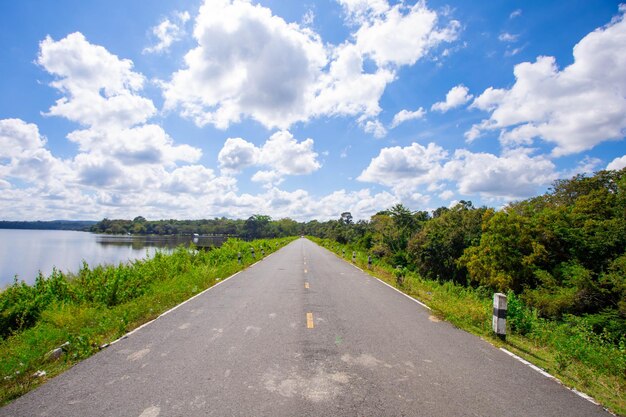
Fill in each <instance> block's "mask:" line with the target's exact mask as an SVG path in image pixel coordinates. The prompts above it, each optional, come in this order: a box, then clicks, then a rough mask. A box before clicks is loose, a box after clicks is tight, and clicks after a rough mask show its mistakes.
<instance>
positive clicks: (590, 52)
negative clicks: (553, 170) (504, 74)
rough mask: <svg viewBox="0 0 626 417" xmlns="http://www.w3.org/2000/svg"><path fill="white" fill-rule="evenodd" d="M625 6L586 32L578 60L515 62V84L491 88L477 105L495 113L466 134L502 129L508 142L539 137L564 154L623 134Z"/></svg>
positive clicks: (528, 141)
mask: <svg viewBox="0 0 626 417" xmlns="http://www.w3.org/2000/svg"><path fill="white" fill-rule="evenodd" d="M624 12H626V8H623V7H622V8H620V14H619V15H618V16H617V17H616V18H614V19H613V20H612V21H611V23H609V24H608V25H606V26H604V27H602V28H599V29H596V30H595V31H593V32H591V33H589V34H588V35H586V36H585V37H584V38H583V39H582V40H581V41H580V42H579V43H578V44H577V45H576V46H575V47H574V50H573V53H574V63H573V64H571V65H569V66H567V67H565V68H564V69H562V70H560V69H559V68H558V67H557V64H556V60H555V58H554V57H548V56H541V57H538V58H537V60H536V61H535V62H524V63H521V64H518V65H516V66H515V69H514V75H515V80H516V81H515V84H514V85H513V86H512V87H511V88H510V89H495V88H491V87H490V88H488V89H487V90H485V92H484V93H483V94H482V95H480V96H479V97H478V98H476V99H475V100H474V102H473V103H472V107H475V108H478V109H481V110H484V111H487V112H489V113H491V115H490V117H489V118H488V119H486V120H483V121H482V122H481V123H478V124H476V125H474V126H473V128H472V129H471V130H470V131H469V132H468V133H467V134H466V137H467V138H468V139H470V140H471V139H475V138H476V137H478V136H479V135H480V133H481V132H483V131H490V130H498V131H499V132H500V141H501V143H502V144H503V145H504V146H507V147H515V146H518V145H520V144H524V145H527V144H531V143H533V141H534V140H535V139H537V138H539V139H542V140H544V141H547V142H549V143H552V144H554V145H555V147H554V149H553V151H552V154H553V155H554V156H562V155H568V154H574V153H578V152H582V151H585V150H588V149H591V148H593V147H594V146H596V145H598V144H599V143H602V142H605V141H609V140H620V139H623V138H624V132H625V130H626V55H624V54H623V53H622V51H623V50H624V48H625V47H626V21H625V20H624Z"/></svg>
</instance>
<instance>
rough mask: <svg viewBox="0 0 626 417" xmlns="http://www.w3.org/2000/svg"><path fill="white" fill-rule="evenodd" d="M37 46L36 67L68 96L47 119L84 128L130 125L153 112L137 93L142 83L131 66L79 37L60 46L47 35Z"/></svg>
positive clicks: (77, 35)
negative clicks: (52, 118)
mask: <svg viewBox="0 0 626 417" xmlns="http://www.w3.org/2000/svg"><path fill="white" fill-rule="evenodd" d="M39 47H40V50H39V56H38V58H37V63H38V64H39V65H41V66H42V67H43V68H44V69H45V70H46V71H48V72H49V73H50V74H52V75H54V76H56V77H57V78H56V80H55V81H53V82H52V83H51V85H52V86H53V87H55V88H56V89H58V90H60V91H61V92H62V93H64V94H66V96H65V97H63V98H61V99H59V100H57V102H56V104H55V105H54V106H52V107H51V108H50V110H49V112H48V113H47V115H52V116H61V117H65V118H66V119H68V120H71V121H74V122H78V123H80V124H82V125H90V126H100V125H116V126H132V125H135V124H139V123H144V122H145V121H146V120H147V119H148V118H150V117H151V116H152V115H154V114H155V113H156V108H155V107H154V104H152V101H150V100H148V99H146V98H144V97H140V96H138V95H136V94H135V92H137V91H139V90H141V88H142V87H143V83H144V81H145V79H144V77H143V75H141V74H139V73H136V72H134V71H132V68H133V63H132V61H130V60H128V59H119V58H118V57H117V56H115V55H112V54H111V53H109V52H108V51H107V50H106V49H105V48H103V47H102V46H98V45H92V44H90V43H89V42H88V41H87V40H86V39H85V37H84V36H83V35H82V34H81V33H79V32H75V33H72V34H70V35H67V36H66V37H65V38H63V39H61V40H60V41H54V40H53V39H52V38H50V37H49V36H48V37H46V39H44V40H43V41H42V42H41V43H40V45H39Z"/></svg>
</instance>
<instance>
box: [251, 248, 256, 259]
mask: <svg viewBox="0 0 626 417" xmlns="http://www.w3.org/2000/svg"><path fill="white" fill-rule="evenodd" d="M250 252H252V259H256V255H255V253H254V248H250Z"/></svg>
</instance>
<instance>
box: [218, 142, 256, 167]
mask: <svg viewBox="0 0 626 417" xmlns="http://www.w3.org/2000/svg"><path fill="white" fill-rule="evenodd" d="M258 159H259V148H257V147H256V146H255V145H254V144H253V143H250V142H248V141H246V140H244V139H242V138H228V139H226V142H224V146H223V147H222V149H221V150H220V152H219V154H218V156H217V160H218V162H219V165H220V168H221V170H222V171H223V172H226V173H237V172H240V171H242V170H243V169H245V168H247V167H249V166H252V165H255V164H256V163H257V161H258Z"/></svg>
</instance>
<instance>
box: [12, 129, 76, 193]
mask: <svg viewBox="0 0 626 417" xmlns="http://www.w3.org/2000/svg"><path fill="white" fill-rule="evenodd" d="M45 144H46V139H45V138H44V137H43V136H42V135H41V134H40V133H39V128H38V127H37V125H35V124H32V123H26V122H25V121H23V120H21V119H4V120H0V179H1V180H2V182H3V184H4V187H3V188H8V187H10V186H11V181H10V179H11V178H17V179H20V180H21V181H23V182H26V183H38V184H40V185H41V186H45V185H48V186H50V185H52V184H53V183H55V182H60V181H62V180H64V179H65V178H66V177H67V173H68V172H67V169H66V167H65V166H64V164H63V162H62V161H60V160H59V159H57V158H55V157H54V156H53V155H52V154H51V153H50V151H49V150H48V149H46V148H45Z"/></svg>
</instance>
